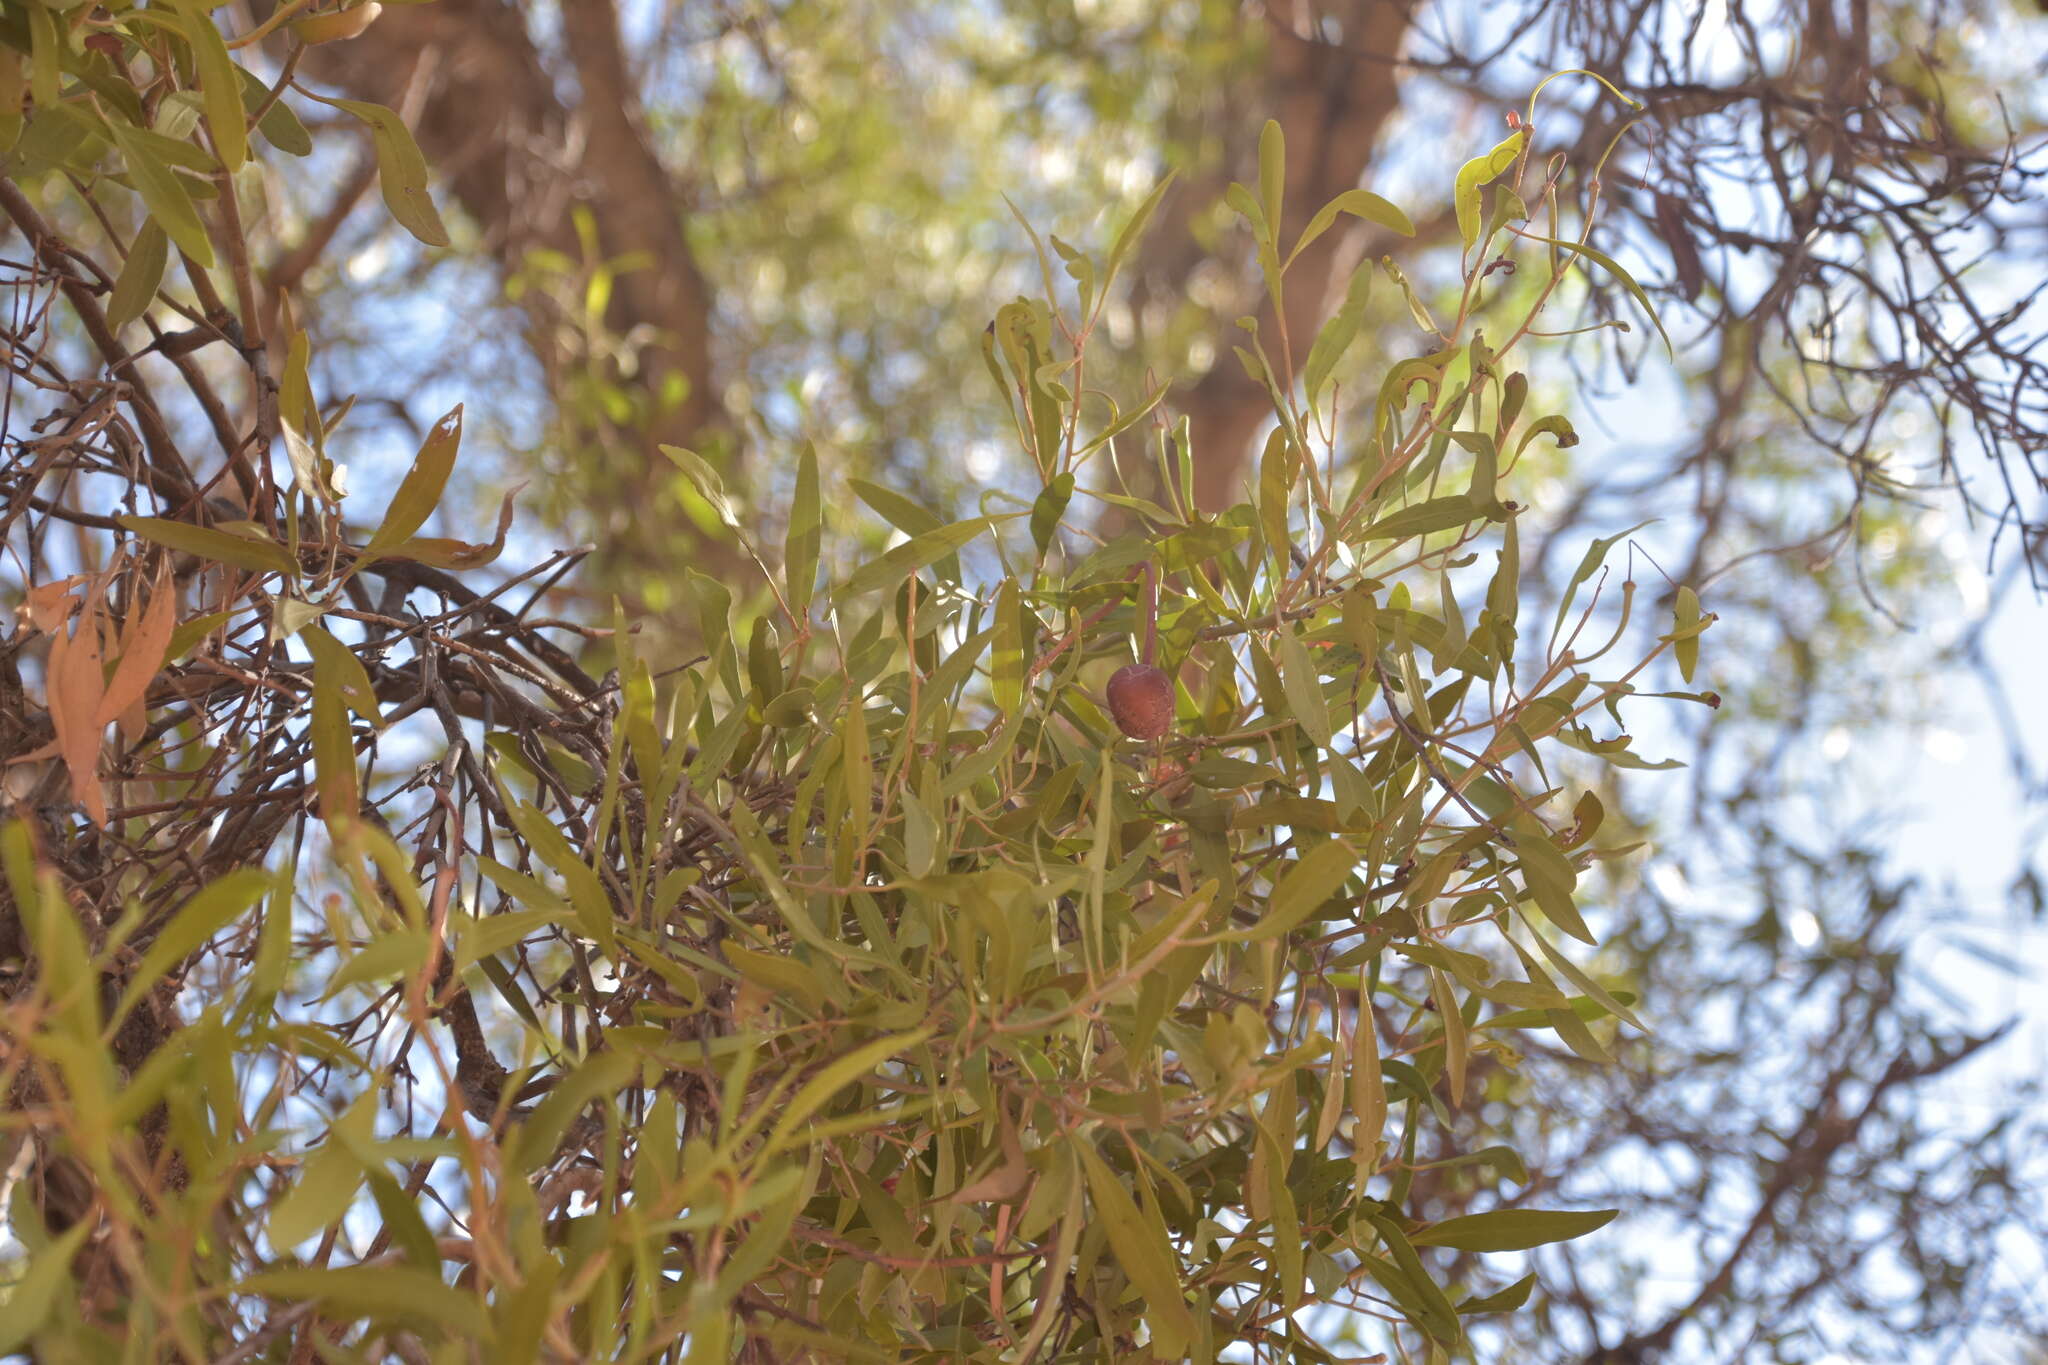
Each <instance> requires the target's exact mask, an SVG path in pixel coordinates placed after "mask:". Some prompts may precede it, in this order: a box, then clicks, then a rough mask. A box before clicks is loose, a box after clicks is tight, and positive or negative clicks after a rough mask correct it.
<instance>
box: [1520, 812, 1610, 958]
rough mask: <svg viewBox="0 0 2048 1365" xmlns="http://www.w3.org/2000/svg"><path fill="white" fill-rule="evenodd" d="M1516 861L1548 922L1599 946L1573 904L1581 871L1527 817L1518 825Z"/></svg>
mask: <svg viewBox="0 0 2048 1365" xmlns="http://www.w3.org/2000/svg"><path fill="white" fill-rule="evenodd" d="M1515 860H1516V862H1517V864H1518V865H1519V866H1520V867H1521V869H1522V878H1523V880H1524V881H1526V882H1527V883H1528V884H1529V894H1530V895H1531V896H1533V897H1534V898H1535V900H1536V908H1537V909H1539V910H1541V911H1542V912H1543V915H1544V918H1546V919H1548V920H1549V921H1550V922H1551V923H1552V924H1555V925H1556V926H1557V927H1558V928H1560V929H1562V930H1564V931H1565V932H1566V933H1567V934H1570V935H1571V936H1572V937H1573V938H1575V939H1578V940H1579V941H1581V942H1583V943H1593V942H1596V940H1595V939H1594V937H1593V935H1592V932H1591V931H1590V930H1588V929H1587V928H1586V921H1585V919H1584V917H1582V916H1581V915H1580V914H1579V907H1578V905H1577V904H1576V903H1575V902H1574V901H1573V900H1572V892H1573V890H1575V889H1576V888H1577V887H1578V884H1579V874H1578V871H1577V869H1575V868H1574V867H1573V866H1572V864H1571V859H1569V858H1567V857H1566V856H1565V855H1564V854H1563V853H1562V852H1560V851H1559V850H1558V847H1557V845H1556V844H1555V843H1553V842H1551V839H1550V836H1549V835H1547V834H1545V833H1544V832H1543V830H1542V828H1541V827H1540V826H1538V825H1537V823H1536V822H1535V821H1534V820H1531V819H1527V818H1526V817H1525V818H1523V819H1521V820H1517V821H1516V822H1515Z"/></svg>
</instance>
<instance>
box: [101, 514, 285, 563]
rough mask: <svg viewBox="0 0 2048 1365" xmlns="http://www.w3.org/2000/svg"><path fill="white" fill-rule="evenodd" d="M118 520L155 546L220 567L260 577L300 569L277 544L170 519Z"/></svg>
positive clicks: (134, 518) (124, 518)
mask: <svg viewBox="0 0 2048 1365" xmlns="http://www.w3.org/2000/svg"><path fill="white" fill-rule="evenodd" d="M115 520H116V521H118V522H120V523H121V526H122V529H124V530H126V531H129V532H132V533H133V534H135V535H138V536H141V537H142V538H143V539H144V540H147V541H149V542H151V543H152V544H155V545H162V546H164V547H166V548H168V549H172V550H183V551H184V552H185V553H187V554H191V555H197V556H198V557H199V558H201V559H207V560H212V561H213V562H214V563H216V564H232V565H234V566H235V567H236V568H239V569H253V570H255V571H257V572H258V573H281V574H295V573H297V572H298V569H299V566H298V562H297V561H296V560H294V559H293V558H292V557H291V555H290V554H289V553H288V552H287V551H286V550H285V548H284V546H282V545H280V544H278V543H277V542H276V541H274V540H269V539H258V538H257V537H255V536H253V535H237V534H235V533H234V532H232V531H221V530H216V529H214V528H213V527H210V526H194V525H192V524H191V523H189V522H183V521H172V520H170V519H168V518H166V517H116V518H115Z"/></svg>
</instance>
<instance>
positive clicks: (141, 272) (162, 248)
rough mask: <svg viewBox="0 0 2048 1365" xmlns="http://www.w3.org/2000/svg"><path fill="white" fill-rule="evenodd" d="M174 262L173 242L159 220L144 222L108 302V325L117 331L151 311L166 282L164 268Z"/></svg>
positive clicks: (123, 263)
mask: <svg viewBox="0 0 2048 1365" xmlns="http://www.w3.org/2000/svg"><path fill="white" fill-rule="evenodd" d="M170 259H171V239H170V238H169V237H166V236H165V235H164V227H163V224H162V223H159V222H158V221H157V220H156V219H154V218H150V219H147V220H146V221H144V223H143V224H142V227H141V229H140V230H138V231H137V232H136V234H135V243H134V245H133V246H131V247H129V248H128V259H127V260H126V261H123V262H122V263H121V277H120V278H119V279H117V280H115V281H114V293H113V296H112V297H111V298H109V299H108V300H107V325H108V326H109V327H112V328H114V329H116V330H119V329H120V328H122V327H125V326H127V325H128V324H129V323H131V322H133V321H135V319H137V318H139V317H141V316H142V315H143V314H144V313H146V312H148V311H149V305H150V304H152V303H154V302H156V291H157V289H158V288H159V287H160V286H161V285H162V284H163V282H164V267H165V266H166V265H167V264H169V262H170Z"/></svg>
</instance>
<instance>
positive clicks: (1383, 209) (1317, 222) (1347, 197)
mask: <svg viewBox="0 0 2048 1365" xmlns="http://www.w3.org/2000/svg"><path fill="white" fill-rule="evenodd" d="M1340 213H1348V214H1351V215H1353V216H1354V217H1358V218H1363V219H1365V220H1366V221H1367V222H1369V223H1378V224H1379V225H1380V226H1381V227H1383V228H1386V229H1388V230H1390V231H1393V232H1398V233H1400V234H1401V235H1402V236H1403V237H1413V236H1414V235H1415V224H1413V223H1411V222H1409V221H1408V215H1407V214H1405V213H1403V212H1401V210H1400V209H1399V208H1397V207H1395V206H1394V205H1393V204H1391V203H1389V202H1387V201H1386V200H1385V199H1382V198H1380V197H1379V196H1378V195H1377V194H1374V193H1373V192H1372V191H1370V190H1346V191H1344V193H1342V194H1340V195H1338V196H1337V197H1336V198H1335V199H1332V200H1331V201H1330V202H1329V203H1327V204H1325V205H1323V206H1322V208H1320V209H1318V210H1316V216H1315V217H1313V218H1311V219H1309V220H1308V226H1307V227H1305V228H1303V229H1302V230H1301V240H1299V241H1297V242H1296V243H1295V244H1294V250H1293V251H1291V252H1289V253H1288V254H1287V263H1288V264H1289V265H1292V264H1293V263H1294V258H1295V257H1296V256H1299V255H1300V254H1301V253H1302V251H1303V250H1305V249H1306V248H1307V246H1308V244H1309V243H1310V242H1313V241H1314V240H1315V239H1316V238H1318V237H1320V236H1322V235H1323V234H1324V233H1325V232H1327V231H1329V230H1330V224H1332V223H1334V222H1336V221H1337V215H1338V214H1340ZM1366 273H1367V274H1370V273H1371V270H1370V268H1367V270H1366Z"/></svg>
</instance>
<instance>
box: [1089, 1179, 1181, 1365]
mask: <svg viewBox="0 0 2048 1365" xmlns="http://www.w3.org/2000/svg"><path fill="white" fill-rule="evenodd" d="M1074 1150H1075V1152H1076V1153H1077V1154H1078V1155H1079V1156H1080V1158H1081V1169H1082V1171H1083V1172H1084V1173H1085V1174H1086V1176H1087V1179H1088V1197H1089V1198H1090V1199H1092V1200H1094V1201H1095V1212H1096V1215H1097V1218H1098V1219H1099V1221H1100V1222H1101V1224H1102V1230H1103V1232H1104V1233H1105V1234H1106V1235H1107V1236H1108V1238H1109V1246H1110V1250H1112V1251H1114V1252H1115V1253H1116V1260H1117V1264H1118V1265H1120V1266H1122V1267H1123V1271H1124V1274H1126V1275H1128V1276H1129V1277H1130V1280H1131V1283H1132V1284H1134V1285H1136V1286H1137V1287H1138V1292H1139V1293H1140V1294H1143V1295H1144V1296H1145V1321H1146V1322H1147V1323H1149V1324H1150V1325H1151V1327H1152V1335H1153V1346H1152V1353H1153V1354H1154V1355H1155V1356H1163V1357H1165V1358H1166V1359H1168V1360H1178V1359H1180V1357H1181V1355H1182V1353H1183V1352H1184V1351H1185V1350H1186V1347H1187V1343H1188V1342H1189V1341H1191V1340H1192V1339H1193V1338H1194V1334H1195V1321H1194V1315H1193V1314H1191V1313H1190V1312H1189V1311H1188V1306H1187V1302H1186V1300H1185V1299H1184V1298H1183V1297H1182V1290H1181V1283H1180V1258H1179V1257H1178V1256H1176V1255H1175V1254H1174V1250H1173V1244H1172V1243H1171V1242H1169V1241H1168V1240H1167V1237H1166V1228H1165V1225H1164V1224H1163V1223H1162V1222H1161V1221H1160V1218H1159V1215H1158V1211H1157V1210H1156V1209H1154V1210H1152V1211H1151V1212H1152V1216H1151V1217H1149V1218H1148V1217H1146V1216H1145V1212H1143V1211H1141V1210H1140V1209H1139V1208H1138V1202H1137V1201H1136V1200H1135V1199H1133V1198H1131V1194H1130V1191H1128V1190H1126V1189H1125V1188H1124V1185H1123V1182H1122V1181H1121V1180H1118V1179H1117V1177H1116V1172H1114V1171H1112V1170H1110V1168H1109V1165H1108V1163H1106V1162H1104V1161H1103V1159H1102V1158H1101V1157H1100V1156H1098V1155H1097V1154H1096V1152H1095V1146H1094V1144H1093V1143H1092V1142H1090V1141H1088V1140H1086V1139H1085V1138H1084V1139H1081V1140H1078V1141H1077V1142H1076V1143H1075V1144H1074Z"/></svg>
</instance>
